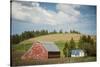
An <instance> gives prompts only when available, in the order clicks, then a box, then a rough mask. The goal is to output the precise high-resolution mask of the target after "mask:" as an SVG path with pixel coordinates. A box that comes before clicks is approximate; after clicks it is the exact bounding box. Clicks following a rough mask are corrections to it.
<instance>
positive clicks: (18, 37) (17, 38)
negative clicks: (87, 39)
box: [10, 30, 80, 44]
mask: <svg viewBox="0 0 100 67" xmlns="http://www.w3.org/2000/svg"><path fill="white" fill-rule="evenodd" d="M57 33H76V34H80V32H78V31H75V30H70V32H63V31H62V30H60V31H59V32H57V31H56V30H54V31H52V32H48V30H40V31H39V30H37V31H34V30H33V31H24V32H22V33H21V34H14V35H10V43H11V44H18V43H19V42H21V41H24V40H26V39H29V38H33V37H37V36H41V35H48V34H57Z"/></svg>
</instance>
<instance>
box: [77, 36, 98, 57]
mask: <svg viewBox="0 0 100 67" xmlns="http://www.w3.org/2000/svg"><path fill="white" fill-rule="evenodd" d="M79 47H80V48H81V49H83V50H84V51H86V53H87V55H88V56H96V42H94V40H93V39H92V38H91V36H89V35H88V36H85V35H83V36H82V37H81V38H80V40H79Z"/></svg>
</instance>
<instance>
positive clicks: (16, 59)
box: [11, 34, 96, 66]
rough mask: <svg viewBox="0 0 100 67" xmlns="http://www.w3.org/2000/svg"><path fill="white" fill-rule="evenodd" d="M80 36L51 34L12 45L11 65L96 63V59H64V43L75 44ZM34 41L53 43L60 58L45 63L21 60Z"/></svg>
mask: <svg viewBox="0 0 100 67" xmlns="http://www.w3.org/2000/svg"><path fill="white" fill-rule="evenodd" d="M80 36H81V35H80V34H52V35H44V36H39V37H36V38H31V39H28V40H25V41H22V42H20V43H19V44H16V45H12V48H11V49H12V65H14V66H15V65H37V64H56V63H75V62H89V61H96V57H79V58H71V57H66V58H65V57H64V55H63V51H62V50H63V48H64V44H65V42H66V41H69V40H70V39H71V38H73V39H74V40H75V42H77V41H78V40H79V38H80ZM35 41H52V42H55V43H56V45H57V46H58V48H59V49H60V52H61V55H60V56H61V57H60V58H53V59H48V60H47V61H36V60H26V61H23V60H21V56H22V55H23V54H24V53H25V52H26V51H27V50H28V49H29V48H30V47H31V46H32V43H33V42H35Z"/></svg>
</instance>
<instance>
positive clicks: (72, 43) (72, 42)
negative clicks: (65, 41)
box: [69, 38, 76, 50]
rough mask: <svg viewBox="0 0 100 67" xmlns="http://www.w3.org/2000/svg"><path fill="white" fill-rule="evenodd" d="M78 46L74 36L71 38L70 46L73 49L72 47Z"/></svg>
mask: <svg viewBox="0 0 100 67" xmlns="http://www.w3.org/2000/svg"><path fill="white" fill-rule="evenodd" d="M75 47H76V45H75V42H74V40H73V38H72V39H71V40H70V47H69V49H70V50H71V49H74V48H75Z"/></svg>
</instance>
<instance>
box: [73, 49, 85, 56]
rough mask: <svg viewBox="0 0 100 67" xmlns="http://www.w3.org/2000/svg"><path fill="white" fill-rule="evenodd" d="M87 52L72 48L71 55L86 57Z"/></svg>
mask: <svg viewBox="0 0 100 67" xmlns="http://www.w3.org/2000/svg"><path fill="white" fill-rule="evenodd" d="M84 56H85V52H84V51H83V50H81V49H74V50H71V57H84Z"/></svg>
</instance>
